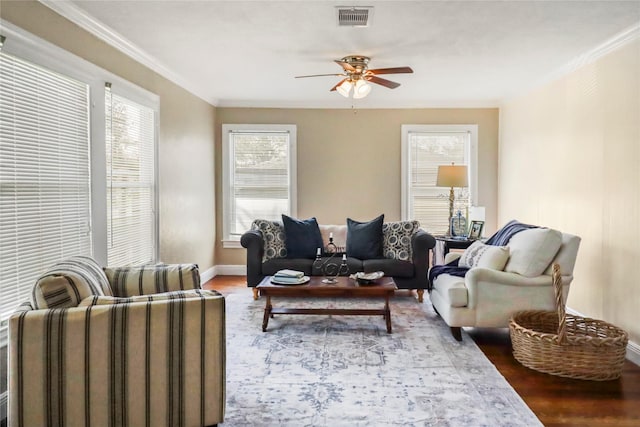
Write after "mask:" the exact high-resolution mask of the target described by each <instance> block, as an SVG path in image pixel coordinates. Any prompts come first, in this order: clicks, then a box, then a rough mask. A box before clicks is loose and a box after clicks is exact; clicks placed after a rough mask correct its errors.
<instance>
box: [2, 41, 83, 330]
mask: <svg viewBox="0 0 640 427" xmlns="http://www.w3.org/2000/svg"><path fill="white" fill-rule="evenodd" d="M0 76H1V77H0V289H1V290H2V293H1V294H0V321H2V322H5V321H6V319H7V318H8V317H9V315H10V314H11V313H12V312H13V310H14V309H15V307H16V306H17V305H19V304H20V303H22V302H23V301H27V300H29V297H30V293H31V289H32V287H33V284H34V283H35V280H36V279H37V277H38V276H39V275H40V274H41V273H42V271H43V270H44V269H46V268H47V267H48V266H50V265H52V264H54V263H55V262H56V261H58V260H60V259H61V258H64V257H68V256H72V255H80V254H82V255H87V254H91V243H92V242H91V233H90V231H91V228H90V226H91V224H90V218H91V192H90V191H91V190H90V168H89V86H88V85H87V84H85V83H82V82H79V81H76V80H74V79H71V78H68V77H66V76H63V75H60V74H57V73H55V72H53V71H51V70H48V69H46V68H43V67H40V66H37V65H35V64H32V63H30V62H28V61H24V60H21V59H19V58H16V57H14V56H12V55H9V54H7V53H4V52H0Z"/></svg>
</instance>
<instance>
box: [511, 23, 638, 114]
mask: <svg viewBox="0 0 640 427" xmlns="http://www.w3.org/2000/svg"><path fill="white" fill-rule="evenodd" d="M638 38H640V22H637V23H635V24H634V25H632V26H631V27H628V28H627V29H625V30H622V31H621V32H619V33H618V34H616V35H614V36H613V37H611V38H610V39H608V40H606V41H604V42H602V43H600V44H599V45H597V46H595V47H594V48H592V49H590V50H588V51H586V52H585V53H583V54H582V55H578V56H576V57H575V58H573V59H572V60H571V61H569V62H567V63H566V64H565V65H563V66H562V67H560V68H558V69H557V70H555V71H553V72H551V73H549V74H547V75H546V76H544V77H542V78H541V79H540V80H538V81H536V82H535V83H534V84H532V85H531V86H530V87H528V88H526V89H525V90H523V91H519V92H518V93H517V94H512V95H510V96H508V97H505V99H504V100H503V103H504V102H509V101H511V100H513V99H515V98H518V97H520V96H522V95H523V94H526V93H528V92H529V91H531V90H533V89H535V88H538V87H541V86H544V85H546V84H548V83H551V82H553V81H555V80H558V79H560V78H562V77H564V76H567V75H569V74H571V73H573V72H574V71H576V70H578V69H580V68H582V67H584V66H585V65H588V64H591V63H593V62H596V61H597V60H599V59H600V58H602V57H604V56H606V55H608V54H610V53H611V52H614V51H616V50H618V49H620V48H622V47H624V46H625V45H627V44H629V43H631V42H633V41H635V40H636V39H638Z"/></svg>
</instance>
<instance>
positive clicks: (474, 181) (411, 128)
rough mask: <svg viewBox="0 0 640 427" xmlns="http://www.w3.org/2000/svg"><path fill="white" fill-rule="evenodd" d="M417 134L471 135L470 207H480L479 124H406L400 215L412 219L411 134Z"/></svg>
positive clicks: (402, 135) (403, 145)
mask: <svg viewBox="0 0 640 427" xmlns="http://www.w3.org/2000/svg"><path fill="white" fill-rule="evenodd" d="M412 132H415V133H430V132H432V133H446V132H454V133H461V132H468V133H469V147H468V150H469V163H468V165H467V166H468V168H469V196H470V207H471V206H477V205H478V125H477V124H450V125H447V124H444V125H443V124H437V125H431V124H427V125H424V124H422V125H417V124H406V125H402V126H401V144H402V147H401V156H402V160H401V168H400V169H401V179H400V183H401V208H400V215H401V218H402V219H403V220H409V219H412V218H410V216H411V215H412V212H410V200H411V194H410V185H409V182H410V181H409V180H410V178H411V175H410V174H411V166H410V162H409V154H410V153H409V134H410V133H412Z"/></svg>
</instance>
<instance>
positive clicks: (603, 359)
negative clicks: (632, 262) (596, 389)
mask: <svg viewBox="0 0 640 427" xmlns="http://www.w3.org/2000/svg"><path fill="white" fill-rule="evenodd" d="M553 286H554V290H555V295H556V308H557V312H553V311H541V310H532V311H521V312H518V313H516V314H515V315H514V316H513V317H512V318H511V320H510V322H509V332H510V334H511V342H512V345H513V356H514V357H515V358H516V360H517V361H518V362H520V363H522V364H523V365H524V366H526V367H528V368H531V369H535V370H536V371H540V372H545V373H547V374H551V375H558V376H561V377H569V378H576V379H582V380H595V381H606V380H614V379H616V378H619V377H620V375H621V374H622V367H623V365H624V361H625V355H626V349H627V342H628V340H629V337H628V335H627V333H626V332H625V331H623V330H622V329H620V328H618V327H617V326H614V325H612V324H610V323H607V322H604V321H601V320H596V319H589V318H585V317H579V316H573V315H569V314H566V313H565V304H564V301H563V297H562V278H561V276H560V267H559V266H558V264H554V265H553Z"/></svg>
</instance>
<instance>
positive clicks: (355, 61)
mask: <svg viewBox="0 0 640 427" xmlns="http://www.w3.org/2000/svg"><path fill="white" fill-rule="evenodd" d="M369 60H370V58H369V57H368V56H362V55H350V56H345V57H344V58H342V59H340V60H338V59H336V60H335V62H336V63H337V64H338V65H340V66H341V67H342V71H343V73H342V74H312V75H308V76H296V78H297V79H298V78H305V77H320V76H340V77H343V79H342V80H341V81H340V82H338V84H336V85H335V86H334V87H332V88H331V89H330V91H331V92H333V91H337V92H338V93H339V94H340V95H342V96H344V97H345V98H348V97H349V94H350V93H351V89H353V95H352V96H353V98H354V99H360V98H364V97H365V96H367V95H368V94H369V93H370V92H371V85H370V84H369V83H375V84H379V85H381V86H384V87H386V88H389V89H395V88H397V87H398V86H400V83H396V82H393V81H391V80H387V79H383V78H380V77H377V74H404V73H413V70H412V69H411V68H410V67H394V68H377V69H373V70H370V69H369Z"/></svg>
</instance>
